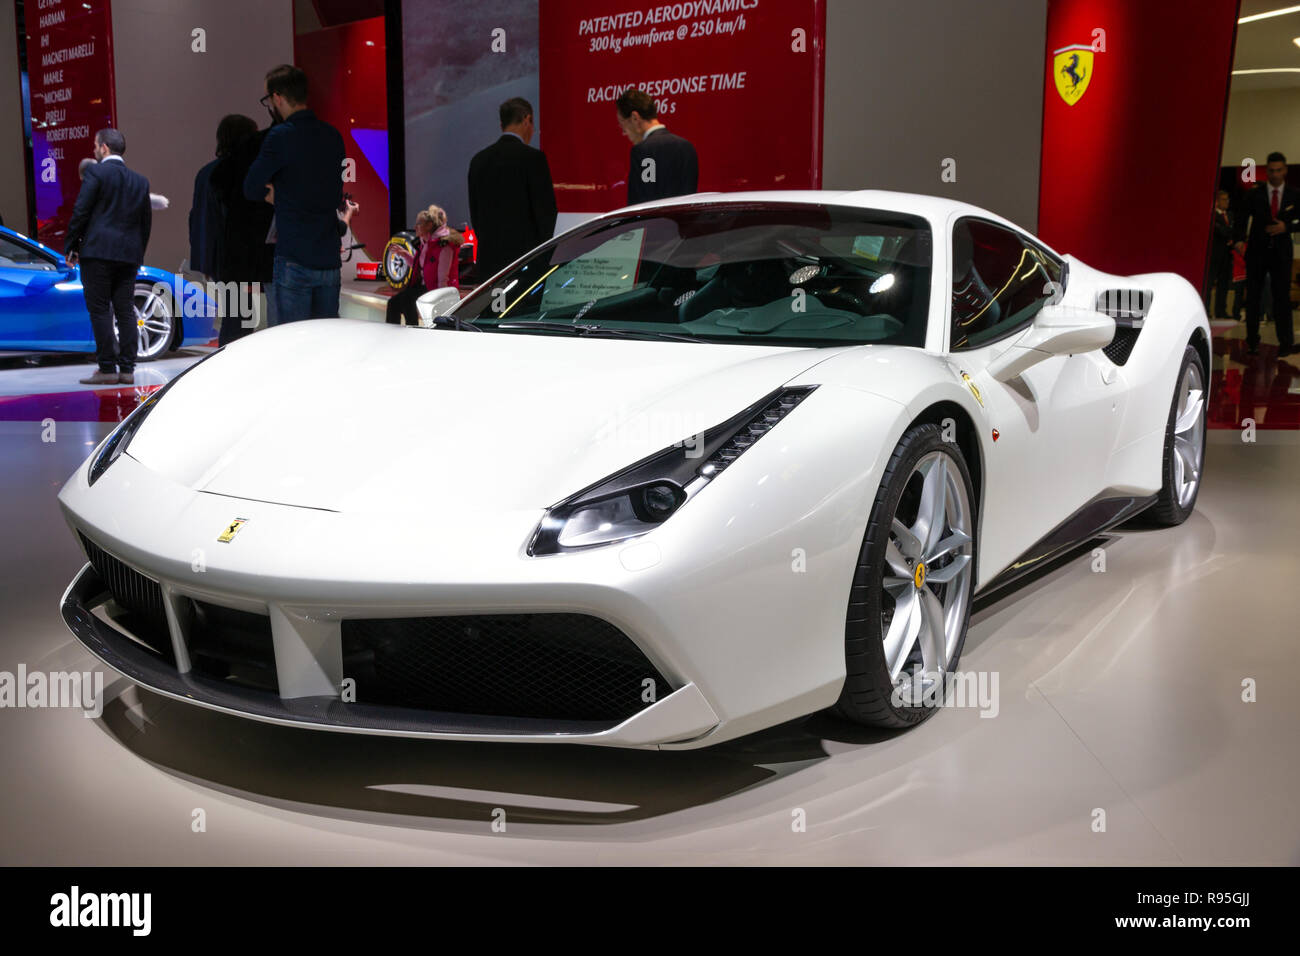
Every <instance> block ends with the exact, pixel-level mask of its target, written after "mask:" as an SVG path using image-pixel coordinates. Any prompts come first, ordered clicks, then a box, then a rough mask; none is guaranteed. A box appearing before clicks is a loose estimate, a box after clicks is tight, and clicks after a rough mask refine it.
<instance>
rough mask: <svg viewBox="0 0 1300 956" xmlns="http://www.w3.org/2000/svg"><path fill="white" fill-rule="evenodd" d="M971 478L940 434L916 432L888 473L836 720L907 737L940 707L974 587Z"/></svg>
mask: <svg viewBox="0 0 1300 956" xmlns="http://www.w3.org/2000/svg"><path fill="white" fill-rule="evenodd" d="M973 500H974V492H973V490H972V485H971V479H970V471H969V470H968V469H967V467H966V460H965V458H964V457H963V455H962V453H961V449H959V448H958V447H957V446H956V445H955V444H953V443H951V442H946V441H944V440H943V438H942V437H941V433H940V430H939V427H938V426H937V425H919V426H917V427H915V428H912V429H910V430H909V431H908V432H907V433H906V434H905V435H904V436H903V438H902V440H901V441H900V442H899V443H898V447H897V448H896V449H895V450H894V454H893V456H892V457H891V458H890V460H889V464H888V466H887V467H886V469H885V473H884V476H883V478H882V479H881V482H880V489H879V490H878V491H877V493H876V500H875V503H874V504H873V505H872V509H871V518H870V521H869V522H868V523H867V531H866V535H865V536H864V538H863V541H862V548H861V550H860V552H859V555H858V565H857V569H856V572H855V574H854V578H853V587H852V589H851V593H850V596H849V608H848V617H847V620H846V623H845V634H844V638H845V679H844V689H843V690H842V691H841V692H840V699H839V702H838V703H837V704H836V707H835V709H836V711H837V712H838V713H839V714H841V715H842V716H844V717H847V718H848V719H850V720H853V721H855V722H857V723H863V724H871V725H874V726H878V727H910V726H912V725H913V724H918V723H920V722H921V721H922V720H924V719H925V718H926V717H928V716H929V715H930V714H931V713H932V712H933V711H934V709H935V708H936V707H937V706H938V705H939V704H941V703H942V702H943V698H944V687H945V680H944V675H945V674H949V673H951V672H952V671H953V670H954V669H955V668H956V666H957V661H958V659H959V658H960V657H961V649H962V644H963V643H964V642H965V640H966V627H967V624H968V623H969V621H970V605H971V595H972V592H973V590H974V584H975V558H976V553H975V552H976V533H975V510H974V506H973V504H972V502H973Z"/></svg>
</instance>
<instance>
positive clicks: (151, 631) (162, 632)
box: [81, 534, 176, 663]
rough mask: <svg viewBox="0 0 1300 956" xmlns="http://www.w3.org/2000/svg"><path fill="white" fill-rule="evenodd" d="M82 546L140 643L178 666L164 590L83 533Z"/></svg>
mask: <svg viewBox="0 0 1300 956" xmlns="http://www.w3.org/2000/svg"><path fill="white" fill-rule="evenodd" d="M81 546H82V547H83V548H84V549H85V551H86V557H87V558H89V559H90V565H91V567H93V568H94V569H95V573H96V574H97V575H99V579H100V580H101V581H102V582H103V583H104V587H106V588H108V592H109V593H110V594H112V595H113V600H114V601H115V602H116V603H117V605H118V607H120V608H121V609H122V610H123V611H125V612H126V616H125V617H124V618H123V619H122V620H121V621H119V623H120V624H121V626H122V627H123V628H124V629H125V630H126V631H128V632H129V634H130V635H131V637H133V638H134V639H135V640H136V641H137V642H139V643H140V644H143V645H144V646H145V647H147V648H148V649H149V650H151V651H153V652H154V653H155V654H157V655H158V656H159V657H162V658H163V659H165V660H166V661H168V662H169V663H175V660H176V656H175V653H174V652H173V650H172V640H171V631H170V629H169V628H168V627H167V612H166V611H165V610H164V609H163V596H162V587H160V586H159V584H158V582H157V581H154V580H153V579H151V578H147V577H145V576H144V575H143V574H141V573H140V572H139V571H137V570H135V568H132V567H130V566H129V565H127V564H124V563H123V562H121V561H119V560H118V559H117V558H115V557H113V556H112V555H111V554H109V553H108V552H107V551H105V550H104V549H103V548H101V547H100V546H99V545H97V544H95V542H93V541H91V540H90V539H89V538H87V537H86V536H85V535H84V534H83V535H81Z"/></svg>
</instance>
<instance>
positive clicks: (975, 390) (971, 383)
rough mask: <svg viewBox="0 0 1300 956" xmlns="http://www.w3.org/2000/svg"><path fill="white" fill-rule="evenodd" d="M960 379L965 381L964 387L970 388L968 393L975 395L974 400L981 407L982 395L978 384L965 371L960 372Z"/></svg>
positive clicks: (982, 404)
mask: <svg viewBox="0 0 1300 956" xmlns="http://www.w3.org/2000/svg"><path fill="white" fill-rule="evenodd" d="M961 380H962V381H963V382H965V383H966V387H967V388H969V389H970V393H971V394H972V395H974V396H975V401H977V402H979V403H980V408H983V407H984V396H983V395H981V394H980V390H979V386H978V385H976V384H975V382H974V381H973V380H972V379H971V377H970V376H969V375H967V374H966V373H965V372H962V373H961Z"/></svg>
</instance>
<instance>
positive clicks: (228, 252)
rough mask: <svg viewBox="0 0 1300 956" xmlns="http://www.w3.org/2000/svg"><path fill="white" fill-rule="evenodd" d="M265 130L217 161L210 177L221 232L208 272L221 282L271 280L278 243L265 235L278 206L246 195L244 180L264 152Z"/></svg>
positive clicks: (268, 230)
mask: <svg viewBox="0 0 1300 956" xmlns="http://www.w3.org/2000/svg"><path fill="white" fill-rule="evenodd" d="M266 133H267V131H266V130H259V131H258V132H256V133H254V134H253V135H252V136H249V137H248V138H247V139H245V140H243V141H242V142H241V143H239V144H238V145H237V146H235V148H234V149H233V150H232V151H231V153H230V155H228V156H223V157H221V159H219V160H217V165H216V168H214V169H213V170H212V176H211V179H210V180H209V186H208V188H209V190H210V191H211V193H212V194H213V196H215V197H216V200H217V203H218V204H219V205H220V207H221V234H220V236H219V237H218V238H217V248H216V255H215V261H214V263H213V265H212V269H211V270H210V271H209V275H211V276H212V277H213V278H214V279H218V280H220V281H222V282H260V283H262V285H264V286H266V285H270V283H271V275H272V273H273V270H274V267H275V244H274V243H268V242H267V241H266V236H267V233H268V232H270V230H271V220H272V219H273V218H274V217H275V207H274V206H272V205H271V204H270V203H267V202H265V201H264V200H262V199H255V200H254V199H249V198H248V197H247V196H245V195H244V179H245V178H246V177H247V176H248V170H249V169H250V168H251V167H252V165H253V161H254V160H255V159H257V157H258V154H259V153H261V151H262V141H263V140H264V139H265V138H266Z"/></svg>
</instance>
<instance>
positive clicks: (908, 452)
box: [834, 425, 979, 728]
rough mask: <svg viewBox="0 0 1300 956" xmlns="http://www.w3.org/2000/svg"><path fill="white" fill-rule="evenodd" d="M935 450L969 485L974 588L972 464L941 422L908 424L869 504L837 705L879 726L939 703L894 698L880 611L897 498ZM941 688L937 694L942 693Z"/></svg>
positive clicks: (925, 713) (896, 724)
mask: <svg viewBox="0 0 1300 956" xmlns="http://www.w3.org/2000/svg"><path fill="white" fill-rule="evenodd" d="M934 451H942V452H943V453H945V454H946V455H947V456H948V458H949V459H950V460H951V461H952V462H953V463H955V466H956V470H957V472H958V474H960V475H961V479H962V481H963V482H964V483H965V486H966V496H967V500H968V501H969V502H970V511H971V513H970V527H971V538H972V547H971V570H970V575H969V577H968V579H967V580H968V587H969V589H970V590H971V591H973V590H974V587H975V581H976V573H977V559H978V551H979V548H978V541H979V534H978V507H977V505H976V501H975V493H974V488H973V485H972V483H971V478H970V470H969V469H968V468H967V466H966V459H965V457H964V456H963V455H962V452H961V449H960V448H958V447H957V445H956V444H955V443H953V442H947V441H944V440H943V438H942V433H941V431H940V429H939V426H938V425H917V426H915V427H913V428H911V429H909V430H908V432H907V433H906V434H905V435H904V436H903V438H902V440H901V441H899V443H898V447H897V448H896V449H894V454H893V455H892V456H891V457H890V459H889V464H888V465H887V466H886V468H885V473H884V475H883V477H882V478H881V482H880V488H879V490H878V491H877V492H876V500H875V502H874V504H873V505H872V507H871V518H870V520H869V521H868V522H867V530H866V533H865V535H864V536H863V540H862V548H861V550H860V551H859V553H858V563H857V568H856V570H855V573H854V576H853V585H852V588H851V590H850V594H849V606H848V614H847V616H846V619H845V624H844V649H845V675H844V688H843V690H841V691H840V699H839V701H838V702H837V703H836V704H835V707H834V711H835V713H837V714H838V715H839V716H841V717H844V718H846V719H848V720H851V721H853V722H854V723H859V724H868V725H871V726H875V727H892V728H903V727H911V726H913V725H915V724H919V723H920V722H921V721H923V720H925V719H926V718H927V717H929V716H930V714H931V713H933V712H934V710H935V709H936V708H935V707H934V706H926V705H925V704H914V705H908V704H900V703H898V702H896V701H895V700H893V699H892V698H893V692H894V683H893V681H892V680H891V679H890V676H889V668H888V665H887V663H886V660H885V649H884V643H883V633H882V629H883V627H882V620H881V612H882V609H884V608H883V605H884V602H883V601H882V595H883V593H884V589H883V575H884V570H885V548H886V546H887V544H888V543H889V532H890V528H891V526H892V524H893V520H894V516H895V514H896V513H897V512H898V508H899V503H900V501H901V500H902V497H903V494H904V492H905V491H906V490H907V484H908V480H909V479H910V478H911V476H912V473H913V471H914V469H915V468H916V466H917V463H918V462H920V461H921V459H922V458H924V457H925V456H926V455H928V454H930V453H931V452H934ZM972 598H973V594H970V593H968V594H967V598H966V604H965V610H964V613H963V614H962V620H961V633H960V636H959V638H958V639H957V642H956V646H955V649H954V651H953V654H952V658H951V660H949V661H948V662H947V663H946V666H945V671H952V670H953V669H954V668H955V667H956V665H957V661H958V659H959V658H960V657H961V651H962V647H963V645H964V644H965V643H966V630H967V627H968V626H969V624H970V606H971V599H972ZM942 696H943V695H942V694H939V698H940V699H942Z"/></svg>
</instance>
